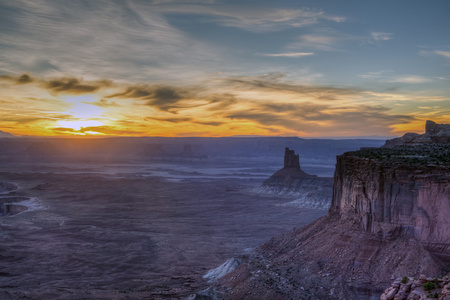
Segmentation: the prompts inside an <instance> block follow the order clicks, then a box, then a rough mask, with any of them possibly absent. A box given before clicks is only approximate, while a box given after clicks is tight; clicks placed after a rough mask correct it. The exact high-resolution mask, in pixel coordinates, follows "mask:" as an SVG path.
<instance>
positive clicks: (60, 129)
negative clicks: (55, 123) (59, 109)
mask: <svg viewBox="0 0 450 300" xmlns="http://www.w3.org/2000/svg"><path fill="white" fill-rule="evenodd" d="M52 130H53V131H55V132H60V133H64V132H69V133H72V132H75V131H76V130H75V129H73V128H66V127H57V128H53V129H52Z"/></svg>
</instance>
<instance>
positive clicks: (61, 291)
mask: <svg viewBox="0 0 450 300" xmlns="http://www.w3.org/2000/svg"><path fill="white" fill-rule="evenodd" d="M98 169H99V167H98V166H96V167H95V170H96V171H98ZM1 170H2V172H1V173H0V181H4V182H13V183H16V184H18V185H19V186H20V189H19V190H17V191H14V192H12V193H10V194H8V196H16V197H19V196H20V197H30V198H32V199H36V200H35V202H33V205H32V207H31V206H30V207H31V208H32V209H30V210H29V211H26V212H22V213H19V214H16V215H13V216H4V217H0V241H1V242H0V299H178V298H184V297H187V296H189V295H190V294H192V293H194V292H196V291H199V290H201V289H202V288H204V287H206V286H207V283H206V282H205V280H203V279H202V276H203V275H204V274H205V273H206V272H207V271H208V270H210V269H212V268H215V267H217V266H219V265H221V264H222V263H223V262H225V261H226V260H227V259H229V258H231V257H233V256H234V255H237V254H239V253H242V252H243V251H244V250H245V249H247V248H251V247H254V246H257V245H259V244H261V243H263V242H264V241H266V240H268V239H269V238H270V237H272V236H274V235H278V234H282V233H286V232H288V231H290V230H291V229H293V228H294V227H300V226H303V225H305V224H308V223H310V222H311V221H313V220H315V219H317V218H318V217H320V216H323V215H325V214H326V212H327V211H326V210H323V209H321V210H320V209H307V208H295V207H288V206H283V205H282V204H283V203H286V202H288V201H291V200H289V199H280V198H277V197H276V196H265V197H258V196H256V194H255V193H253V192H252V189H254V188H255V187H258V186H259V185H260V184H261V182H262V181H261V180H259V179H257V178H253V179H248V180H245V179H242V178H233V177H232V176H231V177H230V178H219V177H218V178H216V177H212V178H211V179H209V180H205V178H198V177H196V176H193V177H191V178H189V176H185V177H184V178H183V179H182V180H168V179H167V178H161V177H152V176H142V174H140V175H139V176H138V175H136V174H138V173H139V172H138V171H136V172H133V171H132V168H131V169H129V170H128V172H125V173H121V174H120V175H118V174H117V173H116V174H108V173H107V172H106V173H105V174H99V173H98V172H91V171H92V170H91V169H90V168H89V167H85V168H84V169H83V171H82V172H80V169H79V168H78V167H77V168H76V169H75V168H74V172H70V171H71V168H70V166H65V167H64V168H62V169H58V168H57V167H53V168H48V167H39V166H34V167H30V168H27V166H25V165H20V166H11V165H10V166H8V167H5V168H3V169H1ZM130 170H131V171H130ZM1 196H5V195H1ZM18 199H20V198H18Z"/></svg>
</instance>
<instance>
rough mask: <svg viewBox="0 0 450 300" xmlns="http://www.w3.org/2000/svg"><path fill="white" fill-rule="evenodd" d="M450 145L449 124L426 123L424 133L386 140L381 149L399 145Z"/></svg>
mask: <svg viewBox="0 0 450 300" xmlns="http://www.w3.org/2000/svg"><path fill="white" fill-rule="evenodd" d="M449 143H450V124H436V123H435V122H433V121H429V120H428V121H427V122H426V124H425V133H424V134H418V133H406V134H405V135H404V136H402V137H399V138H395V139H391V140H387V141H386V143H385V145H384V146H383V147H387V148H392V147H396V146H400V145H409V146H414V145H421V144H449Z"/></svg>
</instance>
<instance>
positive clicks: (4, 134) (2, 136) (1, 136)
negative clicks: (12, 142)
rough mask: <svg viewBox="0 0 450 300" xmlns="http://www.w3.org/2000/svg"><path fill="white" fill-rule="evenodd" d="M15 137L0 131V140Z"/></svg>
mask: <svg viewBox="0 0 450 300" xmlns="http://www.w3.org/2000/svg"><path fill="white" fill-rule="evenodd" d="M15 137H17V136H15V135H12V134H11V133H9V132H6V131H1V130H0V138H15Z"/></svg>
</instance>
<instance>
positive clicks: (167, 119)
mask: <svg viewBox="0 0 450 300" xmlns="http://www.w3.org/2000/svg"><path fill="white" fill-rule="evenodd" d="M144 120H146V121H149V120H154V121H159V122H169V123H182V122H190V121H191V120H192V118H183V117H146V118H144Z"/></svg>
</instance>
